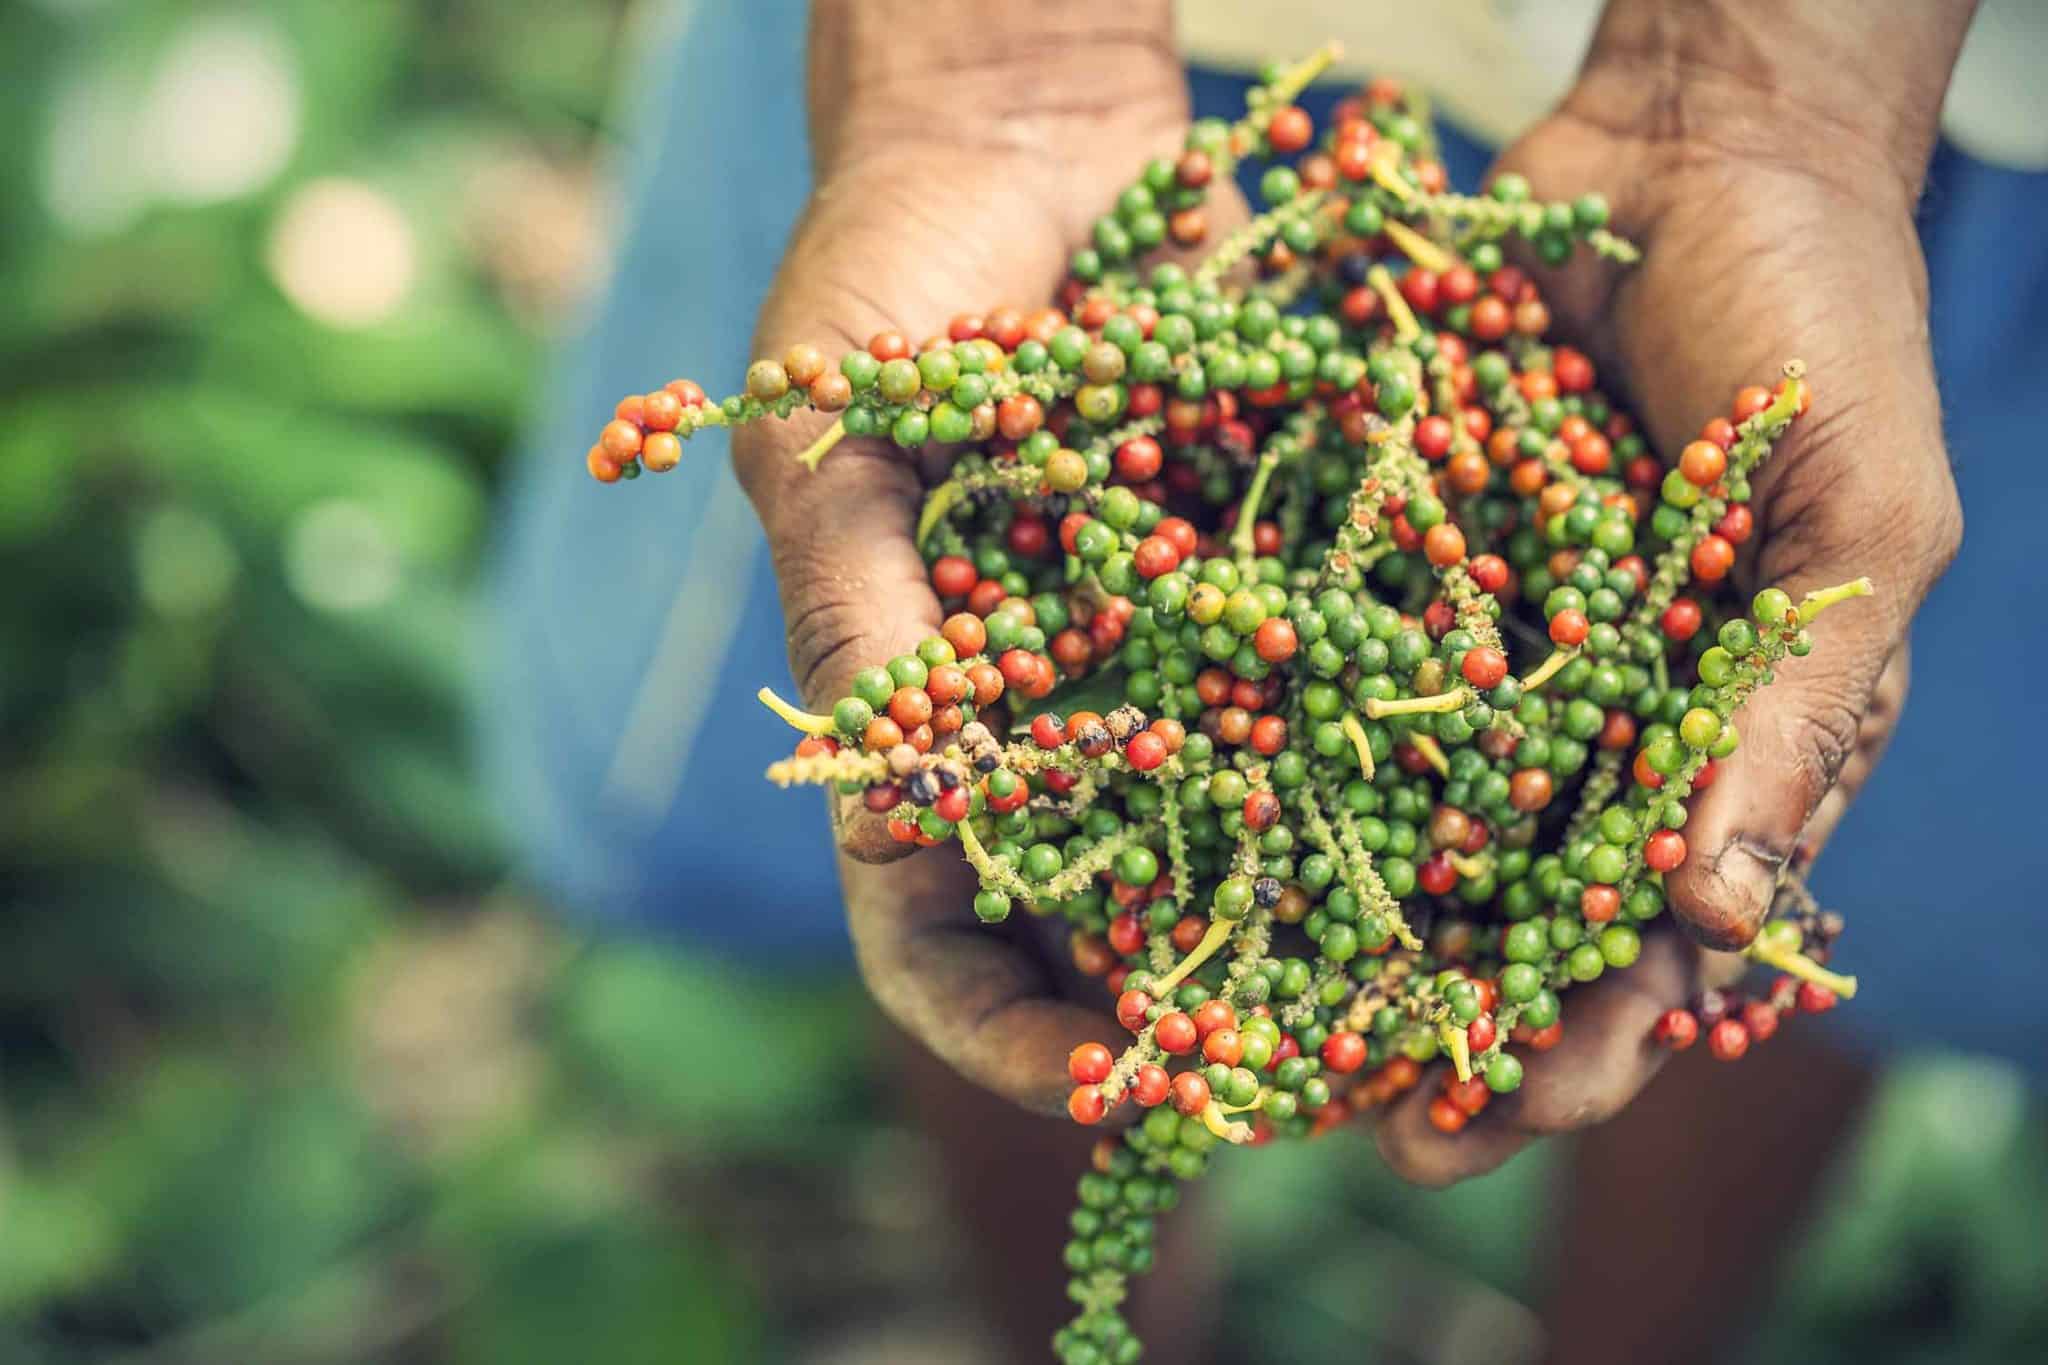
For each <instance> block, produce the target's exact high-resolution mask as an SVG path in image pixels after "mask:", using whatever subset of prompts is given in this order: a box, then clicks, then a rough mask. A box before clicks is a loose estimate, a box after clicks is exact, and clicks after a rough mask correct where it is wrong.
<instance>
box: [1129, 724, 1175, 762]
mask: <svg viewBox="0 0 2048 1365" xmlns="http://www.w3.org/2000/svg"><path fill="white" fill-rule="evenodd" d="M1124 757H1125V758H1126V759H1127V760H1129V762H1130V765H1131V766H1132V767H1133V768H1135V769H1137V770H1138V771H1139V772H1141V773H1149V772H1151V771H1152V770H1153V769H1154V768H1157V767H1158V766H1159V765H1160V764H1162V763H1164V762H1166V758H1167V753H1166V741H1165V740H1163V739H1161V738H1160V737H1159V736H1158V735H1156V734H1153V733H1152V732H1151V731H1150V730H1145V731H1141V732H1139V733H1138V734H1135V735H1132V736H1131V740H1130V743H1128V744H1126V745H1125V746H1124Z"/></svg>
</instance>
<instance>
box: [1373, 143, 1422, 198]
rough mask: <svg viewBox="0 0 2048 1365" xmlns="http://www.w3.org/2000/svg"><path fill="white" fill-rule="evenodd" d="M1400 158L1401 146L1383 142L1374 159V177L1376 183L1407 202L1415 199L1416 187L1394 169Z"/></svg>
mask: <svg viewBox="0 0 2048 1365" xmlns="http://www.w3.org/2000/svg"><path fill="white" fill-rule="evenodd" d="M1400 160H1401V148H1400V147H1399V146H1398V145H1397V144H1395V143H1392V142H1382V143H1381V144H1380V145H1379V151H1378V152H1377V153H1376V154H1375V155H1374V157H1373V160H1372V178H1373V183H1374V184H1376V185H1378V186H1379V187H1380V188H1381V189H1383V190H1385V191H1386V192H1387V193H1388V194H1391V195H1393V196H1394V197H1395V198H1396V199H1398V200H1400V201H1401V202H1402V203H1404V204H1406V203H1410V202H1412V201H1413V200H1414V198H1415V187H1414V186H1413V185H1411V184H1409V183H1408V182H1407V181H1405V180H1403V179H1402V178H1401V177H1400V175H1399V174H1398V173H1397V172H1396V171H1395V170H1394V166H1395V164H1396V163H1398V162H1399V161H1400Z"/></svg>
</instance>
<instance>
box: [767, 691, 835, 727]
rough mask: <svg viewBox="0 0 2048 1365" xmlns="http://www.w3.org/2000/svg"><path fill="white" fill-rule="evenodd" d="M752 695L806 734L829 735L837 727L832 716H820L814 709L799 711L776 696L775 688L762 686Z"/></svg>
mask: <svg viewBox="0 0 2048 1365" xmlns="http://www.w3.org/2000/svg"><path fill="white" fill-rule="evenodd" d="M754 696H755V697H757V698H758V699H759V700H760V702H761V705H763V706H765V707H767V708H768V709H769V710H770V711H773V712H774V713H775V714H776V715H778V716H780V717H782V718H783V719H784V720H786V721H788V722H789V723H790V724H791V725H792V726H794V727H795V728H796V729H799V730H801V731H803V732H804V733H805V734H807V735H829V734H831V733H832V731H833V730H834V729H836V728H837V727H836V726H835V725H834V723H833V720H832V717H830V716H821V715H819V714H818V713H817V712H815V711H799V710H797V709H796V708H795V707H794V706H791V705H790V704H789V703H788V702H786V701H784V700H783V699H782V698H780V697H778V696H776V695H775V689H773V688H770V687H764V688H762V689H761V690H760V691H759V692H756V693H755V694H754Z"/></svg>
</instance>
